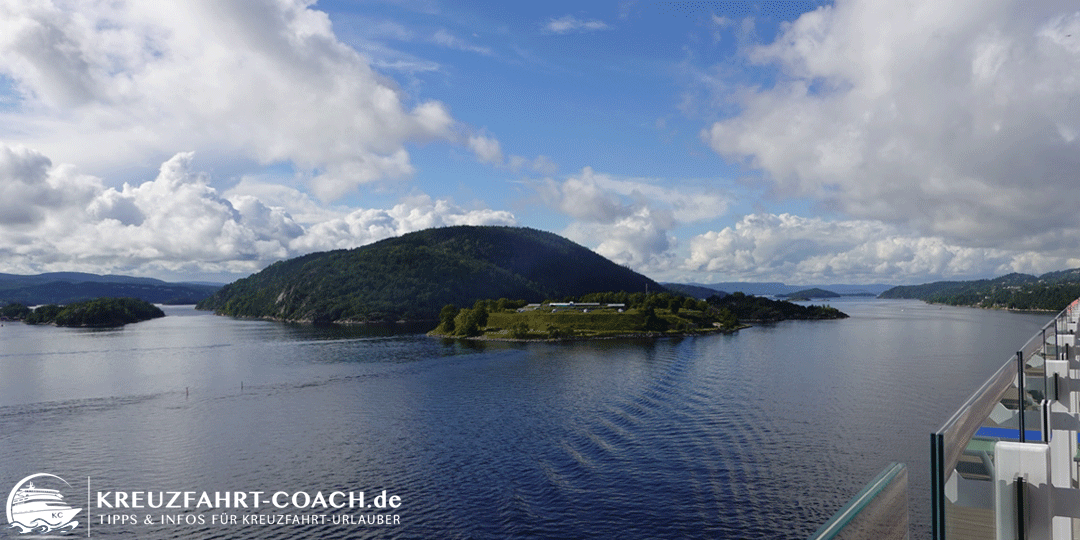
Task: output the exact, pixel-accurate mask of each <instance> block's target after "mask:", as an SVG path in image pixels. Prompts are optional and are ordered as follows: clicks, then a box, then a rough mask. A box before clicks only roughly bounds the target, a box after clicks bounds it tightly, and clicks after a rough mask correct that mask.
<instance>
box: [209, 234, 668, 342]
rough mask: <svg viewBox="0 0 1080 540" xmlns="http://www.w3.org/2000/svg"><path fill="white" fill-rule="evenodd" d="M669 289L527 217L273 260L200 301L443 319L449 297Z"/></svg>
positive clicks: (220, 307)
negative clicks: (517, 223)
mask: <svg viewBox="0 0 1080 540" xmlns="http://www.w3.org/2000/svg"><path fill="white" fill-rule="evenodd" d="M646 287H647V288H648V289H649V290H650V291H661V290H663V289H662V287H660V285H658V284H657V283H656V282H655V281H653V280H651V279H649V278H647V277H645V276H642V275H641V274H638V273H637V272H634V271H632V270H630V269H628V268H625V267H623V266H619V265H617V264H615V263H613V262H611V261H609V260H607V259H605V258H603V257H601V256H600V255H597V254H596V253H594V252H592V251H590V250H589V249H587V248H584V247H582V246H580V245H578V244H575V243H573V242H571V241H569V240H567V239H565V238H562V237H560V236H558V235H555V234H552V233H548V232H544V231H538V230H535V229H528V228H520V227H474V226H458V227H445V228H439V229H427V230H424V231H418V232H414V233H410V234H406V235H403V236H400V237H397V238H390V239H387V240H383V241H380V242H376V243H374V244H369V245H367V246H363V247H359V248H356V249H350V250H336V251H328V252H321V253H312V254H310V255H305V256H302V257H297V258H295V259H290V260H287V261H281V262H278V263H274V264H272V265H270V266H269V267H267V268H266V269H264V270H263V271H261V272H259V273H257V274H254V275H252V276H250V277H247V278H244V279H241V280H239V281H236V282H233V283H231V284H229V285H226V286H225V287H223V288H222V289H221V290H219V291H218V292H217V293H215V294H214V295H213V296H211V297H210V298H207V299H206V300H205V301H203V302H200V303H199V304H198V307H199V309H207V310H213V311H215V312H217V313H220V314H224V315H233V316H240V317H262V318H269V319H277V320H288V321H311V322H363V321H386V320H402V319H404V320H436V319H438V316H439V311H440V310H441V309H442V307H443V306H445V305H447V304H454V305H459V306H463V305H465V306H467V305H472V304H473V303H474V302H476V301H477V300H486V299H496V298H511V299H516V300H517V299H520V300H525V301H528V302H539V301H540V300H543V299H545V298H561V297H568V296H582V295H585V294H588V293H595V292H603V291H628V292H637V291H644V290H645V289H646Z"/></svg>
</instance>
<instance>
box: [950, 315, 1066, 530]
mask: <svg viewBox="0 0 1080 540" xmlns="http://www.w3.org/2000/svg"><path fill="white" fill-rule="evenodd" d="M1078 315H1080V299H1077V300H1075V301H1073V303H1072V304H1070V305H1069V306H1068V307H1067V308H1065V309H1064V310H1062V311H1061V313H1059V314H1058V315H1057V316H1056V317H1054V319H1053V320H1052V321H1050V322H1049V323H1047V324H1046V326H1044V327H1043V328H1042V329H1041V331H1040V332H1038V333H1036V334H1035V335H1034V336H1033V337H1032V338H1031V339H1030V340H1028V342H1027V343H1026V344H1024V346H1023V347H1022V348H1021V349H1020V350H1019V351H1017V352H1016V354H1015V355H1014V356H1011V357H1010V358H1009V360H1007V361H1006V362H1005V363H1004V364H1003V365H1002V366H1001V367H1000V368H999V369H998V370H997V372H995V373H994V374H993V375H992V376H991V377H990V378H989V379H987V381H986V382H985V383H983V385H982V386H981V387H979V389H978V390H976V391H975V393H974V394H972V396H971V397H970V398H968V400H967V401H966V402H964V404H963V405H962V406H961V407H960V409H959V410H957V411H956V413H955V414H954V415H953V416H952V417H951V418H949V420H948V421H946V422H945V424H944V425H942V427H941V428H940V429H938V430H937V431H935V432H934V433H931V436H930V468H931V526H932V533H933V538H934V540H945V539H948V540H965V539H969V538H979V539H987V538H996V539H1006V538H1008V539H1012V538H1025V539H1036V538H1037V539H1047V540H1062V539H1066V538H1068V539H1073V538H1074V536H1073V529H1074V528H1075V529H1077V530H1078V531H1080V520H1077V523H1076V524H1075V525H1077V526H1074V523H1073V519H1074V518H1080V489H1077V480H1078V478H1080V474H1078V470H1077V465H1076V461H1075V459H1074V458H1075V457H1076V456H1077V432H1078V431H1080V415H1078V414H1077V412H1078V411H1080V399H1078V396H1080V382H1077V381H1080V360H1078V359H1077V357H1076V354H1075V348H1076V328H1077V317H1078ZM1075 538H1080V535H1077V536H1076V537H1075Z"/></svg>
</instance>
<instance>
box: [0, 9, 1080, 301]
mask: <svg viewBox="0 0 1080 540" xmlns="http://www.w3.org/2000/svg"><path fill="white" fill-rule="evenodd" d="M1078 71H1080V12H1078V11H1077V10H1076V8H1075V6H1071V5H1070V3H1069V2H1064V1H1062V2H1057V1H1039V2H1013V1H1006V0H990V1H983V0H979V1H974V0H971V1H967V0H963V1H956V2H950V3H940V2H931V1H929V0H908V1H905V2H890V3H881V2H871V1H862V0H850V1H847V0H838V1H836V2H822V1H769V2H761V1H753V2H751V1H745V2H744V1H727V2H724V1H714V2H706V1H703V2H604V3H600V2H596V3H581V2H566V3H557V2H556V3H551V2H547V3H521V4H520V5H519V3H505V2H468V3H463V2H453V3H447V2H438V1H430V2H397V1H385V2H377V1H372V2H368V1H347V0H342V1H336V2H317V3H313V4H311V3H307V2H297V1H292V0H276V1H267V2H260V3H250V2H241V1H239V0H237V1H233V0H218V1H206V2H188V3H184V4H183V5H174V4H172V3H160V4H158V3H155V2H140V3H137V4H116V3H110V2H104V1H102V2H60V1H56V2H52V3H41V2H29V1H27V2H22V1H12V2H7V3H5V4H4V5H3V6H0V272H11V273H36V272H44V271H61V270H79V271H89V272H99V273H125V274H134V275H145V276H153V277H161V278H164V279H170V280H180V279H203V280H205V279H211V280H220V281H228V280H232V279H235V278H237V277H242V276H245V275H248V274H250V273H252V272H255V271H258V270H259V269H261V268H263V267H265V266H266V265H268V264H270V263H272V262H274V261H276V260H280V259H283V258H288V257H294V256H297V255H301V254H304V253H309V252H312V251H320V250H326V249H336V248H349V247H355V246H359V245H364V244H367V243H370V242H373V241H377V240H380V239H383V238H387V237H390V236H395V235H400V234H403V233H407V232H410V231H414V230H419V229H423V228H426V227H432V226H447V225H456V224H498V225H521V226H529V227H535V228H539V229H544V230H548V231H552V232H555V233H558V234H562V235H564V236H567V237H569V238H571V239H572V240H575V241H577V242H579V243H581V244H583V245H585V246H587V247H589V248H592V249H594V250H596V251H597V252H599V253H600V254H602V255H604V256H606V257H608V258H610V259H612V260H614V261H616V262H618V263H620V264H625V265H628V266H630V267H632V268H635V269H637V270H639V271H641V272H643V273H645V274H647V275H649V276H650V277H654V278H656V279H659V280H664V281H685V282H698V283H711V282H719V281H739V280H746V281H784V282H787V283H792V284H814V283H839V282H847V283H896V284H905V283H921V282H926V281H932V280H938V279H969V278H980V277H992V276H997V275H1001V274H1005V273H1008V272H1014V271H1019V272H1028V273H1042V272H1046V271H1051V270H1059V269H1064V268H1074V267H1080V249H1078V248H1080V225H1077V224H1076V223H1075V222H1076V219H1075V218H1074V214H1075V211H1074V209H1075V208H1077V206H1078V203H1080V200H1078V199H1080V190H1077V189H1075V187H1076V182H1075V180H1074V176H1075V171H1076V170H1078V168H1077V165H1080V163H1077V162H1078V161H1080V157H1078V156H1080V153H1078V152H1077V150H1080V148H1078V145H1080V141H1078V140H1077V138H1078V135H1080V102H1078V101H1077V96H1078V95H1080V80H1078V79H1077V78H1076V77H1075V76H1074V75H1073V74H1075V73H1076V72H1078Z"/></svg>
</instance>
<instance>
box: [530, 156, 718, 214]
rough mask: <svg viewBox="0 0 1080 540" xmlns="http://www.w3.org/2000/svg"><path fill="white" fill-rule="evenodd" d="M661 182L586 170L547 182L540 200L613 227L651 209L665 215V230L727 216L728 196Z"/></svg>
mask: <svg viewBox="0 0 1080 540" xmlns="http://www.w3.org/2000/svg"><path fill="white" fill-rule="evenodd" d="M658 182H659V181H657V180H652V181H650V180H648V179H642V178H630V179H625V178H615V177H613V176H611V175H608V174H604V173H598V172H595V171H593V169H592V167H585V168H583V169H582V170H581V174H579V175H578V176H573V177H569V178H567V179H565V180H562V181H561V182H560V181H556V180H552V179H547V180H545V181H544V182H543V183H542V184H541V185H540V186H539V187H538V190H539V192H540V195H541V197H542V198H543V199H544V201H545V202H546V203H547V204H549V205H550V206H552V207H554V208H557V209H558V210H559V211H561V212H562V213H564V214H566V215H569V216H571V217H574V218H576V219H581V220H585V221H595V222H599V223H610V222H612V221H614V220H615V219H619V218H622V217H626V216H629V215H632V214H634V213H635V212H636V211H637V209H639V208H643V207H648V208H651V209H652V211H651V213H652V214H653V215H657V216H659V215H663V216H665V217H664V218H663V219H664V220H665V223H664V224H663V225H664V227H665V228H670V227H672V226H673V225H674V223H675V222H679V223H695V222H701V221H707V220H710V219H714V218H717V217H719V216H722V215H724V214H726V213H727V209H728V207H729V206H730V204H731V199H730V197H729V196H727V195H725V194H723V193H721V192H719V191H717V190H714V189H707V188H704V187H701V188H694V187H688V186H685V185H683V186H679V187H665V186H660V185H657V183H658Z"/></svg>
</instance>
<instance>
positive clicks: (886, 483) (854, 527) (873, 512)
mask: <svg viewBox="0 0 1080 540" xmlns="http://www.w3.org/2000/svg"><path fill="white" fill-rule="evenodd" d="M866 538H871V539H874V540H902V539H906V538H908V474H907V467H905V466H904V464H903V463H892V464H890V465H889V466H888V467H886V468H885V470H883V471H881V473H880V474H878V475H877V477H876V478H874V479H873V480H871V481H870V483H869V484H867V485H866V487H864V488H863V489H862V490H861V491H859V493H858V494H856V495H855V496H854V497H853V498H852V499H851V500H850V501H848V503H847V504H845V505H844V506H843V508H841V509H840V510H839V511H838V512H836V513H835V514H833V516H832V518H831V519H829V521H827V522H826V523H825V524H824V525H822V526H821V527H820V528H819V529H818V530H817V531H816V532H815V533H814V534H813V535H812V536H811V537H810V540H856V539H866Z"/></svg>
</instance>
